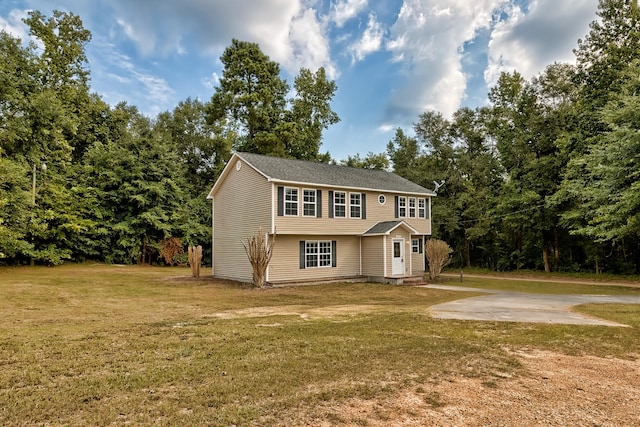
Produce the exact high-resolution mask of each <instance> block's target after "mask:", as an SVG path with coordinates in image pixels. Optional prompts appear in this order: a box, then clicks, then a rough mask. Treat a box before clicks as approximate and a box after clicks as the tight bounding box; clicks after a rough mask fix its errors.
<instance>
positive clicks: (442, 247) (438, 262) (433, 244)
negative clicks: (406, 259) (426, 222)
mask: <svg viewBox="0 0 640 427" xmlns="http://www.w3.org/2000/svg"><path fill="white" fill-rule="evenodd" d="M425 252H426V255H427V261H428V262H429V279H430V280H435V279H436V278H437V277H438V276H440V273H441V272H442V269H443V268H444V267H446V266H447V264H449V262H450V261H451V258H450V255H451V252H453V249H451V247H450V246H449V245H448V244H447V243H446V242H444V241H442V240H439V239H429V240H428V241H427V244H426V245H425Z"/></svg>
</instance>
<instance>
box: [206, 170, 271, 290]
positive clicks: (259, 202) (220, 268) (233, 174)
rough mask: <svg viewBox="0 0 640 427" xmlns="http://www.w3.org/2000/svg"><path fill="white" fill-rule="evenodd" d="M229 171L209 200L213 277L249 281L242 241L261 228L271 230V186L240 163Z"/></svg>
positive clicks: (249, 275) (248, 269)
mask: <svg viewBox="0 0 640 427" xmlns="http://www.w3.org/2000/svg"><path fill="white" fill-rule="evenodd" d="M238 161H239V162H241V167H240V169H239V170H238V169H236V164H235V163H234V164H232V165H231V164H230V165H229V166H228V168H229V171H228V174H227V175H226V177H224V181H222V182H221V185H220V188H219V189H218V191H217V192H216V194H215V195H214V197H213V275H214V276H215V277H220V278H225V279H232V280H238V281H243V282H250V281H251V280H253V278H252V270H251V264H250V263H249V260H248V259H247V254H246V253H245V250H244V247H243V245H242V241H243V240H244V239H246V238H247V237H251V236H254V235H255V234H256V233H257V231H258V228H259V227H260V226H262V228H263V230H264V232H265V233H266V232H269V231H270V230H271V184H270V183H268V182H267V180H266V179H265V178H264V177H263V176H262V175H260V174H259V173H258V172H256V171H255V170H254V169H253V168H251V167H250V166H249V165H247V164H245V163H244V162H242V161H241V160H238Z"/></svg>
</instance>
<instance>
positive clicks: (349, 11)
mask: <svg viewBox="0 0 640 427" xmlns="http://www.w3.org/2000/svg"><path fill="white" fill-rule="evenodd" d="M366 7H367V0H342V1H340V0H338V1H336V2H335V3H332V4H331V15H330V19H331V21H332V22H334V23H335V25H336V26H337V27H338V28H341V27H342V26H343V25H344V24H345V22H347V21H348V20H350V19H353V18H355V17H356V16H358V14H359V13H360V12H362V11H363V10H364V9H366Z"/></svg>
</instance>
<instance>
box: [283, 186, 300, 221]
mask: <svg viewBox="0 0 640 427" xmlns="http://www.w3.org/2000/svg"><path fill="white" fill-rule="evenodd" d="M284 214H285V215H286V216H297V215H298V189H297V188H291V187H285V189H284Z"/></svg>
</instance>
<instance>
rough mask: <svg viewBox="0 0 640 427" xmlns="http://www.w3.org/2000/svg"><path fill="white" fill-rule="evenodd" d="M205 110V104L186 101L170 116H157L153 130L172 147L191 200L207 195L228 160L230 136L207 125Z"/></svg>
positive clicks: (162, 114) (229, 155)
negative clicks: (204, 193)
mask: <svg viewBox="0 0 640 427" xmlns="http://www.w3.org/2000/svg"><path fill="white" fill-rule="evenodd" d="M206 109H207V105H206V104H205V103H203V102H201V101H199V100H197V99H195V100H194V99H191V98H187V99H186V100H185V101H181V102H180V103H178V105H177V106H176V107H175V108H174V109H173V111H172V112H165V113H161V114H160V115H159V116H158V118H157V120H156V122H155V123H154V126H153V127H154V132H156V133H158V134H159V135H162V137H163V138H166V140H167V143H171V144H175V150H176V154H177V155H178V158H179V159H180V162H181V163H182V164H183V165H184V166H185V168H184V171H185V173H186V176H185V178H186V181H187V182H188V183H189V191H190V194H191V196H192V197H196V196H200V195H202V193H203V192H204V191H207V192H208V191H209V189H210V188H211V186H212V185H213V183H214V182H215V180H216V179H217V178H218V176H219V175H220V173H221V172H222V169H224V166H225V165H226V163H227V161H228V160H229V158H230V157H231V146H232V139H233V135H230V134H229V133H228V132H227V131H226V130H225V129H224V127H223V126H220V125H216V124H214V123H208V122H207V117H206Z"/></svg>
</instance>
